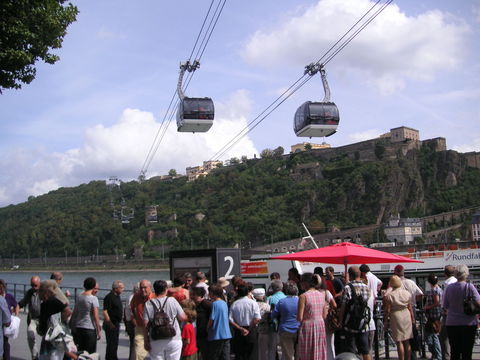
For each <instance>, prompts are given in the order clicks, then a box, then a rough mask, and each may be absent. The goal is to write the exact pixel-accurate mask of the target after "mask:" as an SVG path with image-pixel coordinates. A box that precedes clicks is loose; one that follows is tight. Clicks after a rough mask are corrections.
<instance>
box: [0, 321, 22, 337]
mask: <svg viewBox="0 0 480 360" xmlns="http://www.w3.org/2000/svg"><path fill="white" fill-rule="evenodd" d="M19 330H20V318H19V317H18V316H15V315H12V316H11V320H10V326H9V327H6V328H4V329H3V335H5V336H6V337H8V338H11V339H16V338H17V336H18V332H19Z"/></svg>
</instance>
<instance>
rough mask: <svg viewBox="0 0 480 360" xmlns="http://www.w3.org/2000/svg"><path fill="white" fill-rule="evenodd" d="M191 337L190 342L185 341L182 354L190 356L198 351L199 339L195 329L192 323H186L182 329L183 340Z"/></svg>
mask: <svg viewBox="0 0 480 360" xmlns="http://www.w3.org/2000/svg"><path fill="white" fill-rule="evenodd" d="M183 339H189V340H190V343H188V344H186V343H185V342H184V343H183V348H182V356H190V355H193V354H195V353H196V352H197V350H198V349H197V340H196V339H195V329H194V328H193V325H192V323H186V324H185V325H184V326H183V329H182V340H183Z"/></svg>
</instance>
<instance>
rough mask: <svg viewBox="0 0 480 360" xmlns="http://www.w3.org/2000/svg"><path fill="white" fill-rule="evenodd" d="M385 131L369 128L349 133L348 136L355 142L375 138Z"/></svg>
mask: <svg viewBox="0 0 480 360" xmlns="http://www.w3.org/2000/svg"><path fill="white" fill-rule="evenodd" d="M383 133H385V131H382V130H378V129H369V130H365V131H362V132H357V133H353V134H350V135H348V138H349V139H350V140H351V142H352V143H355V142H360V141H365V140H371V139H375V138H376V137H378V136H380V135H381V134H383Z"/></svg>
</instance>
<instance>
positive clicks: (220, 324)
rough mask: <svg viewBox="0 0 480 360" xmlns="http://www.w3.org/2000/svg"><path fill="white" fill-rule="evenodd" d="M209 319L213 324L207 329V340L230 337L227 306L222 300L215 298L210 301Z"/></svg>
mask: <svg viewBox="0 0 480 360" xmlns="http://www.w3.org/2000/svg"><path fill="white" fill-rule="evenodd" d="M210 320H212V321H213V325H212V327H211V328H209V329H208V340H209V341H212V340H226V339H231V338H232V333H231V332H230V324H229V322H228V306H227V303H226V302H225V301H223V300H217V301H214V302H213V303H212V312H211V314H210Z"/></svg>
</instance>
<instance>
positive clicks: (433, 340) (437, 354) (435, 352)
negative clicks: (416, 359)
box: [425, 332, 442, 360]
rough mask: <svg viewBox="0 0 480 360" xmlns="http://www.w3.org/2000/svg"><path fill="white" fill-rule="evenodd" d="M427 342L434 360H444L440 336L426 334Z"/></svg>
mask: <svg viewBox="0 0 480 360" xmlns="http://www.w3.org/2000/svg"><path fill="white" fill-rule="evenodd" d="M425 341H426V343H427V345H428V350H429V351H430V352H431V353H432V360H442V347H441V346H440V337H439V336H438V334H435V333H430V332H425Z"/></svg>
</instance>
